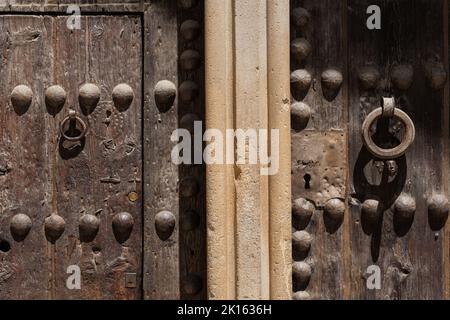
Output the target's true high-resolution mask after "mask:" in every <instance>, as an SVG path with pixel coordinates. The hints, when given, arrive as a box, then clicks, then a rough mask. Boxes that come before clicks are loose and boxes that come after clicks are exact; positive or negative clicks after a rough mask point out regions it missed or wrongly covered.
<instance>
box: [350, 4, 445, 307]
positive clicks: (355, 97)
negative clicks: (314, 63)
mask: <svg viewBox="0 0 450 320" xmlns="http://www.w3.org/2000/svg"><path fill="white" fill-rule="evenodd" d="M371 4H376V5H379V6H380V8H381V10H382V28H381V30H374V31H371V30H368V29H367V28H365V24H366V18H367V15H366V14H365V13H364V12H365V10H366V8H367V7H368V6H369V5H371ZM348 10H349V21H348V25H349V30H352V32H351V33H349V94H350V104H349V158H350V164H349V165H350V168H351V170H352V171H351V175H352V178H351V190H350V192H351V193H350V204H351V210H350V215H351V222H350V236H351V244H352V263H351V277H352V281H351V283H350V286H351V287H350V291H351V297H352V298H357V299H412V298H416V299H418V298H420V299H441V298H443V293H444V292H443V290H444V269H443V258H442V255H443V254H444V252H443V251H442V250H443V246H442V245H443V240H442V239H443V236H444V233H443V231H442V230H434V231H433V230H431V228H430V225H429V222H428V210H427V199H429V197H430V196H431V195H432V194H433V193H435V192H436V193H444V192H445V188H444V185H443V183H444V181H443V179H442V176H443V170H448V167H446V168H443V167H442V166H441V164H442V156H443V151H444V148H443V143H444V136H443V133H444V132H448V131H447V129H445V130H444V127H443V126H444V122H443V121H442V118H443V115H444V104H443V94H442V91H441V90H432V89H431V88H430V87H429V85H428V82H427V80H426V77H425V74H424V66H425V63H426V61H427V60H428V59H435V60H437V61H439V60H440V61H442V59H443V57H444V55H443V54H444V51H443V50H444V43H443V39H442V28H443V14H442V10H443V2H442V1H440V0H435V1H422V0H417V1H405V0H398V1H359V0H358V1H355V0H352V1H348ZM399 63H408V64H411V65H412V66H413V68H414V76H413V82H412V86H411V88H410V89H409V90H407V91H406V92H402V91H400V90H397V89H396V88H395V87H393V86H390V71H391V70H392V67H393V66H394V65H396V64H399ZM366 65H371V66H373V67H375V68H377V69H378V71H379V72H380V75H381V80H380V83H379V86H378V87H377V88H376V89H375V90H372V91H370V92H362V90H361V89H360V87H359V85H358V72H359V70H360V68H361V67H364V66H366ZM389 89H392V93H393V94H394V95H395V96H396V97H397V98H401V99H402V101H403V106H401V108H402V109H403V110H404V111H405V112H407V113H408V115H410V117H411V118H412V120H413V122H414V124H415V128H416V140H415V142H414V143H413V145H412V146H411V148H410V149H409V150H408V151H407V153H406V157H403V158H400V159H397V160H396V161H397V164H398V167H399V169H398V175H397V179H395V181H393V182H391V183H387V182H381V184H380V182H376V181H375V180H376V177H379V176H380V173H378V172H377V169H376V165H375V164H373V163H372V162H371V161H370V160H372V157H370V156H368V155H367V153H366V152H365V150H364V148H362V142H361V138H360V128H361V123H362V121H363V120H364V118H365V116H366V115H367V114H368V113H369V112H370V111H371V110H373V109H374V108H375V107H376V106H377V101H378V99H379V97H380V96H381V95H383V94H384V95H386V94H389V92H387V91H389ZM386 92H387V93H386ZM364 166H366V171H364V169H363V167H364ZM364 172H365V173H364ZM445 183H447V182H445ZM371 185H372V186H371ZM401 192H403V193H406V194H409V195H411V196H412V197H414V198H415V201H416V206H417V209H416V212H415V216H414V220H413V222H412V223H411V225H408V224H405V223H403V224H399V223H398V221H396V217H395V213H394V212H393V209H392V205H393V203H394V201H395V200H396V199H397V197H398V196H399V195H400V193H401ZM447 196H448V195H447ZM369 198H376V199H378V200H380V203H381V205H382V209H381V211H383V213H382V219H381V221H380V222H379V223H375V224H374V225H372V226H370V225H369V228H367V225H366V227H364V225H365V221H364V216H361V214H360V207H361V203H362V202H363V201H364V200H366V199H369ZM372 264H376V265H378V266H379V267H380V268H381V275H382V284H381V290H368V289H367V288H366V280H365V278H366V277H367V274H366V268H367V267H368V266H369V265H372Z"/></svg>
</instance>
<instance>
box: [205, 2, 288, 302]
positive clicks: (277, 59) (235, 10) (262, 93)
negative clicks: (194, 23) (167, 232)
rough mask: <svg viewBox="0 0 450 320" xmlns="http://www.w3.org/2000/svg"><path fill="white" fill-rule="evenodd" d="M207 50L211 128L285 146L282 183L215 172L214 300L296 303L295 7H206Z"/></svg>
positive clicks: (211, 199) (247, 172)
mask: <svg viewBox="0 0 450 320" xmlns="http://www.w3.org/2000/svg"><path fill="white" fill-rule="evenodd" d="M233 25H234V28H233ZM205 43H206V48H205V55H206V56H205V64H206V65H205V66H206V127H207V128H216V129H220V130H222V132H224V131H225V129H226V128H235V129H236V128H240V129H244V130H245V129H249V128H252V129H271V128H277V129H279V130H280V141H281V143H280V155H279V160H280V169H279V172H278V174H276V175H274V176H271V177H268V176H263V175H261V174H260V168H261V166H260V165H256V164H253V165H249V164H243V165H242V164H239V165H208V166H207V212H208V217H207V221H208V226H207V232H208V240H207V241H208V298H210V299H234V298H237V299H269V298H272V299H290V298H291V296H292V284H291V267H292V264H291V261H292V257H291V223H290V220H291V210H290V203H291V201H290V194H291V192H290V179H291V176H290V111H289V106H290V103H289V97H290V93H289V86H290V83H289V75H290V72H289V1H287V0H274V1H267V2H266V1H255V0H239V1H233V0H227V1H223V0H209V1H206V2H205ZM268 44H269V46H268ZM224 136H225V134H224ZM269 136H270V135H269Z"/></svg>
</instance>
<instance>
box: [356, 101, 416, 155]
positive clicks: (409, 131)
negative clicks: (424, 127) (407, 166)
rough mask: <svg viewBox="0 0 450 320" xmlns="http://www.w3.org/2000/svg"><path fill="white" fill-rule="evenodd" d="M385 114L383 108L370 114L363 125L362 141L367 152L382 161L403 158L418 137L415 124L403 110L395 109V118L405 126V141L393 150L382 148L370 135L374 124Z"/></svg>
mask: <svg viewBox="0 0 450 320" xmlns="http://www.w3.org/2000/svg"><path fill="white" fill-rule="evenodd" d="M382 114H383V108H381V107H380V108H377V109H375V110H373V111H372V112H371V113H369V114H368V116H367V117H366V119H365V120H364V122H363V125H362V138H363V139H362V140H363V143H364V145H365V146H366V148H367V150H369V152H370V153H371V154H373V155H374V156H376V157H378V158H380V159H395V158H399V157H401V156H402V155H403V154H404V153H405V152H406V150H407V149H408V148H409V147H410V146H411V144H412V143H413V141H414V137H415V135H416V129H415V128H414V123H413V122H412V120H411V118H410V117H409V116H408V115H407V114H406V113H405V112H403V111H402V110H400V109H398V108H395V109H394V117H397V118H398V119H400V120H401V121H402V122H403V123H404V125H405V134H404V137H403V141H402V142H401V143H400V144H399V145H398V146H396V147H394V148H391V149H383V148H380V147H379V146H377V145H376V144H375V142H373V140H372V136H371V135H370V127H371V126H372V124H373V123H374V122H375V120H377V119H378V118H380V117H381V116H382Z"/></svg>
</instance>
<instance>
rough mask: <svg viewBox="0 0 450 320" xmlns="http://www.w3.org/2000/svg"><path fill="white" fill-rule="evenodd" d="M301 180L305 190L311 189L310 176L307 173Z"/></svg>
mask: <svg viewBox="0 0 450 320" xmlns="http://www.w3.org/2000/svg"><path fill="white" fill-rule="evenodd" d="M303 180H305V189H309V188H311V185H310V182H311V175H309V174H308V173H307V174H305V175H304V176H303Z"/></svg>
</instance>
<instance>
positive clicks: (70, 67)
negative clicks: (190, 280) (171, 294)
mask: <svg viewBox="0 0 450 320" xmlns="http://www.w3.org/2000/svg"><path fill="white" fill-rule="evenodd" d="M80 23H81V28H80V29H74V30H70V29H68V27H67V17H64V16H61V17H58V16H18V15H7V16H2V17H1V18H0V49H1V65H0V74H1V78H2V83H3V85H2V87H1V88H0V90H1V94H0V131H1V138H0V210H1V212H0V242H1V248H0V249H1V251H0V298H1V299H6V298H20V299H32V298H41V299H48V298H57V299H68V298H71V299H73V298H81V299H83V298H90V299H136V298H140V297H141V282H142V281H141V268H142V266H141V255H142V248H141V242H142V235H141V232H142V231H141V221H142V217H141V215H142V210H141V199H142V196H141V175H142V163H141V162H142V149H141V139H142V137H141V109H142V105H141V101H142V100H141V99H142V98H141V90H142V87H141V81H142V79H141V74H142V65H141V64H142V38H141V37H142V35H141V19H140V17H139V16H132V15H130V16H82V17H81V21H80ZM56 85H57V86H59V87H55V86H56ZM17 86H19V87H17ZM64 97H65V99H64ZM27 99H31V103H27V101H28V100H27ZM70 110H73V111H75V112H74V113H75V115H72V117H70V116H68V115H69V114H70V113H71V112H70ZM73 116H75V118H74V117H73ZM66 117H67V118H66ZM64 120H66V121H65V125H64V126H63V127H64V128H63V129H62V130H61V123H62V122H64ZM83 123H84V124H86V127H87V132H86V135H85V136H84V137H81V136H80V135H82V134H83ZM63 134H64V135H66V136H67V137H66V138H63V137H62V135H63ZM77 136H78V137H77ZM72 140H73V141H72ZM28 230H29V231H28ZM78 267H79V268H80V271H81V283H80V287H79V288H77V287H76V280H74V278H73V277H71V276H76V273H77V271H76V268H78ZM74 286H75V287H74ZM18 288H20V290H19V289H18Z"/></svg>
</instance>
